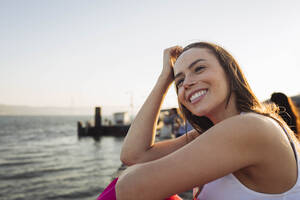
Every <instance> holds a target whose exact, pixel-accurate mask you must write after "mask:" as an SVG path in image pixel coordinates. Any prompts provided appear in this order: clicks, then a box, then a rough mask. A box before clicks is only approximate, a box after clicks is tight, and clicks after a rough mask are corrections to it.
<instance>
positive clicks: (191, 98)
mask: <svg viewBox="0 0 300 200" xmlns="http://www.w3.org/2000/svg"><path fill="white" fill-rule="evenodd" d="M206 92H207V90H200V91H199V92H196V93H195V94H193V95H192V96H191V97H190V101H191V102H192V101H193V100H195V99H196V98H198V97H200V96H202V95H204V94H206Z"/></svg>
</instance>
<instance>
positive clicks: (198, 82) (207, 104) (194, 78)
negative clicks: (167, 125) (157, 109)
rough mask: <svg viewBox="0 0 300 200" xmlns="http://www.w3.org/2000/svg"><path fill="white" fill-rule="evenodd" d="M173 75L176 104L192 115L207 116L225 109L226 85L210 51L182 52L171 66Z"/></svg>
mask: <svg viewBox="0 0 300 200" xmlns="http://www.w3.org/2000/svg"><path fill="white" fill-rule="evenodd" d="M174 76H175V84H176V87H177V94H178V99H179V102H180V103H181V104H183V105H184V106H185V107H186V108H187V109H188V110H190V111H191V112H192V113H193V114H194V115H197V116H207V117H209V116H210V115H214V114H216V113H217V112H219V111H222V109H223V110H224V109H225V107H226V103H227V98H228V95H229V83H228V80H227V78H226V74H225V72H224V70H223V68H222V66H221V65H220V63H219V61H218V60H217V58H216V57H215V55H214V54H213V53H212V52H210V50H209V49H206V48H191V49H189V50H187V51H185V52H183V53H182V54H181V55H180V56H179V58H178V59H177V61H176V63H175V65H174Z"/></svg>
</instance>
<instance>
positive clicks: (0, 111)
mask: <svg viewBox="0 0 300 200" xmlns="http://www.w3.org/2000/svg"><path fill="white" fill-rule="evenodd" d="M124 111H128V108H127V107H125V106H104V107H103V108H102V115H111V114H112V113H115V112H124ZM94 112H95V108H94V107H92V106H91V107H35V106H16V105H4V104H0V115H94Z"/></svg>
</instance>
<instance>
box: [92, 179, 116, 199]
mask: <svg viewBox="0 0 300 200" xmlns="http://www.w3.org/2000/svg"><path fill="white" fill-rule="evenodd" d="M117 181H118V178H116V179H114V180H113V181H112V182H111V183H110V184H109V185H108V186H107V187H106V188H105V189H104V190H103V192H102V193H101V194H100V196H99V197H98V198H97V200H117V199H116V190H115V186H116V183H117Z"/></svg>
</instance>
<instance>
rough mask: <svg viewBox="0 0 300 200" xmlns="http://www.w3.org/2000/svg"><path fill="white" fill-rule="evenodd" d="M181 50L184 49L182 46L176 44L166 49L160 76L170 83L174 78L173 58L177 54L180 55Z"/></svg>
mask: <svg viewBox="0 0 300 200" xmlns="http://www.w3.org/2000/svg"><path fill="white" fill-rule="evenodd" d="M181 51H182V47H181V46H174V47H170V48H167V49H165V50H164V56H163V69H162V72H161V75H160V77H161V78H163V79H165V80H167V82H168V83H169V84H171V83H172V82H173V80H174V72H173V65H174V61H173V60H172V59H171V58H172V57H175V56H176V54H177V55H178V54H179V53H180V52H181Z"/></svg>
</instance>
